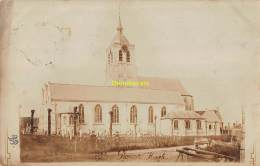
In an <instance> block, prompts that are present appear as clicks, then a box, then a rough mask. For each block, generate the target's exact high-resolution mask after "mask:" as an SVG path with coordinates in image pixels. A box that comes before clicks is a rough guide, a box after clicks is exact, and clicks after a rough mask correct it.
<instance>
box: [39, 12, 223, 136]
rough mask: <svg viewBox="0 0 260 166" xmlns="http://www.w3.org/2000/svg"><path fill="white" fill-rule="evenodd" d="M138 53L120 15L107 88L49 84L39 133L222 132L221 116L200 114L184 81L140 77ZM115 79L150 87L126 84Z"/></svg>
mask: <svg viewBox="0 0 260 166" xmlns="http://www.w3.org/2000/svg"><path fill="white" fill-rule="evenodd" d="M134 50H135V45H134V44H133V43H130V42H129V41H128V39H127V38H126V36H125V35H124V33H123V26H122V24H121V20H120V17H119V23H118V27H117V29H116V34H115V36H114V38H113V40H112V42H111V44H110V45H109V46H108V48H107V49H106V55H105V56H106V73H105V74H106V77H107V78H106V79H107V80H108V82H107V83H106V86H93V85H78V84H63V83H53V82H48V83H46V84H45V85H44V87H43V89H42V95H43V97H42V100H43V111H42V113H41V115H40V120H39V121H40V122H39V130H40V131H42V132H44V133H45V134H48V135H61V136H68V135H71V134H72V133H73V136H75V135H82V134H91V133H95V134H96V135H101V136H102V135H103V136H108V135H110V136H112V135H113V134H115V133H118V134H120V135H127V136H135V137H138V136H173V135H176V136H208V135H220V134H221V132H220V129H221V126H222V118H221V116H220V114H219V112H218V111H217V110H215V111H204V112H203V111H195V110H194V104H193V96H192V95H191V94H190V93H189V92H188V91H186V89H185V88H184V87H183V85H182V84H181V82H180V81H179V80H177V79H166V78H157V77H143V76H139V75H138V70H137V66H136V64H135V54H134ZM113 81H117V82H130V81H131V82H136V83H138V82H139V83H140V82H146V83H147V84H146V86H140V85H136V86H127V85H128V84H124V86H122V85H113V84H112V82H113Z"/></svg>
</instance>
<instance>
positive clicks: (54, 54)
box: [6, 0, 260, 122]
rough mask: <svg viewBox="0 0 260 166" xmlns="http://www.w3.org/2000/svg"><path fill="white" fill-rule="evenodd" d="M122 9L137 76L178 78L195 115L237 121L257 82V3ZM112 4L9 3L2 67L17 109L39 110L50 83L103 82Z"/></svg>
mask: <svg viewBox="0 0 260 166" xmlns="http://www.w3.org/2000/svg"><path fill="white" fill-rule="evenodd" d="M120 4H121V5H120V6H121V7H120V13H121V19H122V24H123V28H124V34H125V35H126V37H127V38H128V40H129V41H130V42H131V43H133V44H135V61H136V64H137V67H138V74H139V75H142V76H153V77H163V78H178V79H179V80H180V81H181V82H182V83H183V85H184V87H185V88H186V89H187V91H189V92H190V93H191V94H192V95H193V96H194V100H195V109H196V110H202V109H205V108H208V109H211V108H218V109H219V110H220V112H221V113H222V116H223V119H224V121H225V122H234V121H238V120H240V119H241V108H242V107H245V106H246V105H247V104H248V101H250V99H251V92H252V91H254V87H255V85H256V82H259V80H260V77H259V73H260V67H259V64H258V63H259V61H260V57H259V53H260V50H259V44H260V31H259V29H260V21H259V18H260V2H259V1H258V2H257V1H249V2H248V1H228V2H227V1H190V0H187V1H180V0H176V1H170V0H168V1H167V0H165V1H161V2H159V1H155V0H148V1H135V0H134V1H130V0H122V1H121V2H120ZM118 6H119V1H118V0H109V1H83V0H76V1H70V0H66V1H58V0H57V1H51V0H45V1H43V0H42V1H33V0H27V1H25V0H19V1H15V3H14V8H13V13H12V17H13V20H12V25H11V35H10V41H9V44H10V45H9V55H10V56H9V58H8V59H7V61H6V63H7V66H8V70H7V71H8V88H9V91H10V92H11V93H12V94H11V96H12V98H13V99H14V100H16V103H17V104H18V105H20V108H21V107H22V109H24V110H26V111H28V110H30V109H32V108H34V109H36V110H39V109H40V104H41V99H42V97H41V89H42V87H43V85H44V84H45V83H47V82H48V81H50V82H61V83H75V84H91V85H102V83H103V82H104V77H105V56H106V54H105V52H106V49H107V47H108V46H109V44H110V42H111V41H112V39H113V37H114V35H115V33H116V27H117V24H118ZM17 108H18V106H17ZM27 116H29V114H28V115H27Z"/></svg>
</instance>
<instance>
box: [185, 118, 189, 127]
mask: <svg viewBox="0 0 260 166" xmlns="http://www.w3.org/2000/svg"><path fill="white" fill-rule="evenodd" d="M185 128H186V129H190V121H189V120H185Z"/></svg>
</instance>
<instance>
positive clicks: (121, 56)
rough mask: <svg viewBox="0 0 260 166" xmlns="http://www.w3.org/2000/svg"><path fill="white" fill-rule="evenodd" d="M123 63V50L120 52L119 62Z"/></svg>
mask: <svg viewBox="0 0 260 166" xmlns="http://www.w3.org/2000/svg"><path fill="white" fill-rule="evenodd" d="M122 61H123V52H122V50H119V62H122Z"/></svg>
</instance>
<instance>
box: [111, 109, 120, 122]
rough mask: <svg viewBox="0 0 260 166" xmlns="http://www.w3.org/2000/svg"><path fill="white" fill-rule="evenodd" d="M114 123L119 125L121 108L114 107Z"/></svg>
mask: <svg viewBox="0 0 260 166" xmlns="http://www.w3.org/2000/svg"><path fill="white" fill-rule="evenodd" d="M112 123H119V108H118V106H117V105H114V106H113V107H112Z"/></svg>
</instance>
